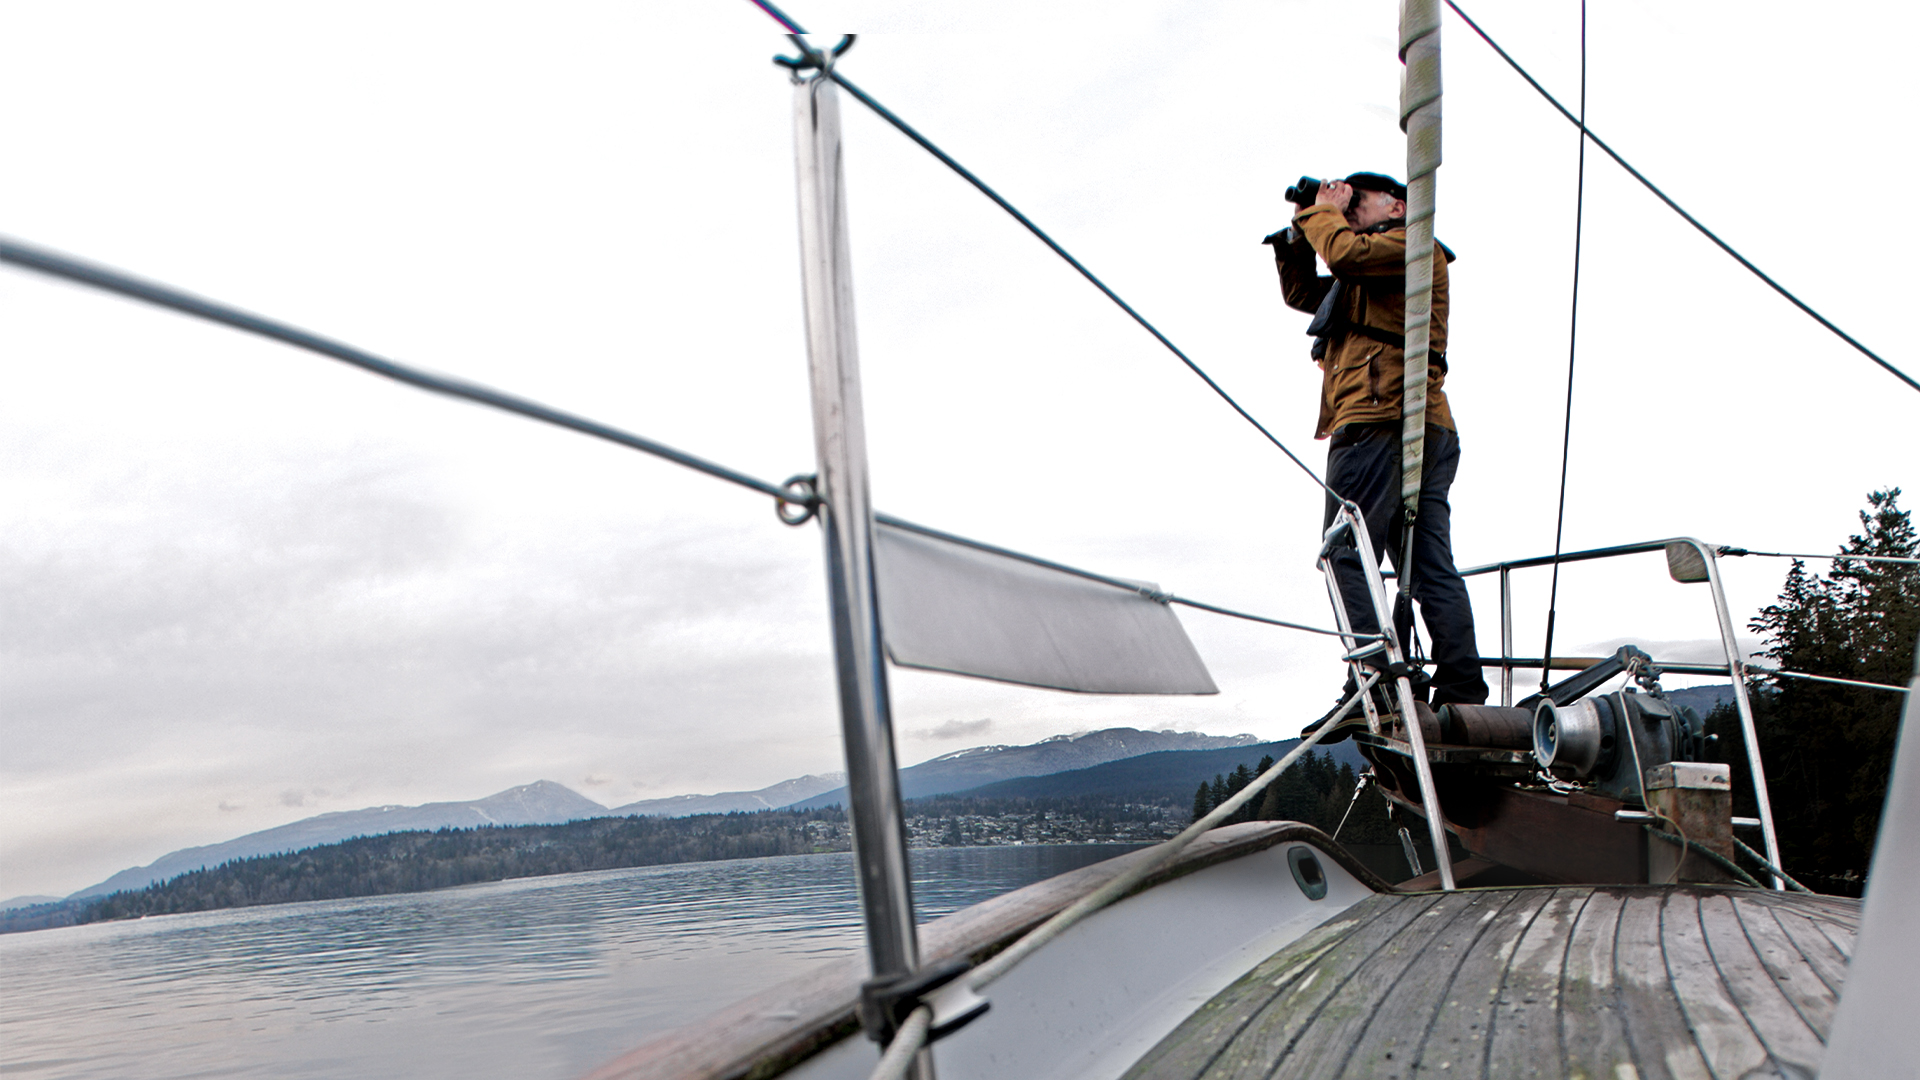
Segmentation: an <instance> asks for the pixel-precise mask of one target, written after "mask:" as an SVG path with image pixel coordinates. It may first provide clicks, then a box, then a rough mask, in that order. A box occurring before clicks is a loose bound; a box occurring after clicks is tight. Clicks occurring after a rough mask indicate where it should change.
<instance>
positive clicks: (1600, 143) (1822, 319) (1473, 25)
mask: <svg viewBox="0 0 1920 1080" xmlns="http://www.w3.org/2000/svg"><path fill="white" fill-rule="evenodd" d="M1446 5H1447V6H1448V7H1450V8H1452V9H1453V13H1454V14H1455V15H1458V16H1460V18H1461V20H1462V21H1464V22H1465V23H1466V24H1467V26H1468V28H1470V29H1471V30H1472V31H1473V32H1474V33H1476V34H1478V35H1480V40H1481V41H1484V42H1486V43H1487V44H1488V45H1489V46H1491V47H1492V48H1493V51H1494V52H1496V53H1499V54H1500V59H1502V60H1505V61H1506V62H1507V66H1508V67H1511V68H1512V69H1513V70H1514V71H1515V72H1517V73H1518V74H1519V75H1520V77H1521V78H1523V79H1525V80H1527V84H1528V85H1529V86H1531V87H1533V88H1534V89H1535V90H1537V91H1539V93H1540V96H1541V97H1543V98H1546V99H1547V104H1549V105H1552V106H1553V107H1554V108H1555V109H1558V110H1559V111H1560V115H1561V116H1564V117H1566V118H1567V122H1568V123H1571V124H1575V125H1579V126H1580V127H1581V130H1582V132H1583V134H1584V135H1585V136H1586V138H1589V139H1592V140H1593V145H1595V146H1597V147H1599V148H1600V149H1601V151H1602V152H1604V153H1605V154H1606V155H1607V156H1608V157H1610V158H1612V159H1613V160H1614V162H1615V163H1616V164H1618V165H1619V166H1620V167H1621V168H1623V169H1625V170H1627V173H1628V175H1630V176H1632V177H1633V178H1634V179H1635V180H1638V181H1640V183H1641V185H1642V186H1644V187H1645V188H1646V189H1647V190H1648V191H1651V192H1653V194H1654V195H1655V197H1657V198H1658V199H1659V200H1660V201H1661V202H1663V203H1666V204H1667V206H1668V208H1669V209H1671V210H1672V211H1673V212H1674V213H1676V214H1679V215H1680V216H1681V217H1683V218H1685V219H1686V221H1687V224H1689V225H1691V226H1693V227H1694V228H1696V229H1698V230H1700V235H1702V236H1704V237H1706V238H1707V239H1709V240H1711V241H1713V242H1714V243H1715V244H1717V245H1718V246H1719V248H1720V250H1721V251H1724V252H1726V253H1727V254H1729V255H1731V256H1733V258H1734V261H1735V262H1738V263H1739V264H1740V265H1741V266H1744V267H1746V268H1747V269H1748V270H1750V271H1752V273H1753V276H1755V277H1757V278H1759V279H1760V280H1761V281H1764V282H1766V283H1767V285H1768V286H1769V287H1770V288H1772V289H1773V291H1774V292H1777V293H1779V294H1780V295H1781V296H1784V297H1786V298H1787V300H1788V301H1789V302H1790V303H1792V304H1793V306H1794V307H1797V308H1799V309H1800V310H1801V311H1804V312H1806V313H1807V314H1808V315H1810V316H1812V317H1813V320H1814V321H1815V322H1817V323H1819V324H1820V325H1821V326H1824V327H1826V328H1827V329H1828V330H1831V331H1833V333H1834V334H1835V335H1836V336H1838V337H1839V338H1840V340H1842V341H1844V342H1846V343H1847V344H1849V345H1851V346H1853V347H1854V348H1856V349H1858V350H1860V352H1861V354H1862V355H1864V356H1865V357H1866V358H1867V359H1869V360H1871V361H1873V362H1874V363H1876V364H1879V365H1880V366H1881V367H1883V368H1886V369H1887V370H1888V371H1889V372H1891V373H1892V374H1893V376H1894V378H1896V379H1899V380H1900V381H1901V382H1903V383H1906V384H1907V385H1908V386H1911V387H1912V388H1914V389H1915V390H1920V382H1915V381H1914V379H1913V376H1911V375H1908V374H1907V373H1906V372H1904V371H1901V370H1900V369H1899V368H1897V367H1894V366H1893V365H1892V364H1890V363H1888V362H1887V361H1885V360H1883V359H1881V357H1880V354H1879V353H1876V352H1874V351H1873V350H1872V349H1869V348H1867V347H1866V346H1865V345H1862V344H1860V342H1859V341H1858V340H1856V339H1855V338H1854V337H1853V335H1851V334H1849V333H1847V332H1846V331H1845V330H1842V329H1840V328H1839V327H1838V326H1835V325H1834V324H1833V323H1832V322H1831V321H1829V320H1828V319H1827V317H1826V316H1825V315H1822V314H1820V313H1819V312H1817V311H1815V310H1813V309H1812V308H1811V307H1808V306H1807V304H1806V302H1805V301H1803V300H1801V299H1800V298H1799V297H1797V296H1795V295H1793V294H1792V293H1790V292H1788V291H1787V290H1786V287H1785V286H1783V285H1781V284H1780V283H1779V282H1777V281H1775V280H1773V279H1772V278H1771V277H1768V276H1767V274H1766V272H1765V271H1763V270H1761V269H1760V268H1759V267H1757V266H1755V265H1753V263H1752V262H1750V261H1748V259H1747V257H1746V256H1745V255H1742V254H1740V253H1739V252H1738V251H1735V250H1734V249H1733V245H1731V244H1729V243H1727V242H1726V241H1725V240H1722V239H1720V237H1719V236H1717V235H1715V234H1714V231H1713V230H1712V229H1709V228H1707V227H1706V226H1705V225H1702V224H1700V219H1699V218H1696V217H1694V216H1693V215H1692V214H1689V213H1687V212H1686V211H1685V210H1684V209H1682V208H1681V206H1680V204H1679V203H1677V202H1674V201H1673V200H1672V199H1671V198H1668V197H1667V193H1666V192H1664V191H1661V190H1660V189H1659V187H1657V186H1656V185H1655V184H1654V182H1653V181H1651V180H1649V179H1647V178H1646V176H1645V175H1644V174H1642V173H1641V172H1640V170H1639V169H1636V168H1634V167H1633V166H1632V165H1629V164H1627V159H1626V158H1623V157H1621V156H1620V155H1619V154H1618V153H1616V152H1615V151H1614V149H1613V147H1611V146H1608V145H1607V144H1606V142H1605V141H1604V140H1602V139H1601V138H1600V136H1598V135H1595V134H1594V133H1593V129H1591V128H1588V127H1586V126H1585V125H1584V124H1581V122H1580V118H1579V117H1576V116H1574V115H1573V113H1572V112H1570V111H1568V109H1567V107H1566V106H1565V105H1562V104H1560V101H1559V99H1558V98H1555V97H1554V96H1553V95H1552V94H1549V93H1547V88H1546V87H1544V86H1541V85H1540V81H1539V80H1538V79H1535V78H1534V77H1533V76H1532V75H1529V74H1527V69H1526V68H1523V67H1521V66H1520V64H1519V62H1518V61H1516V60H1515V59H1514V58H1513V57H1512V56H1510V55H1508V53H1507V50H1505V49H1503V48H1501V47H1500V43H1499V42H1497V41H1495V40H1493V38H1491V37H1489V36H1488V35H1487V32H1486V31H1485V30H1482V29H1480V24H1479V23H1477V22H1474V21H1473V18H1472V17H1471V16H1469V15H1468V14H1467V13H1466V12H1464V11H1462V10H1460V5H1459V4H1456V3H1454V2H1453V0H1446Z"/></svg>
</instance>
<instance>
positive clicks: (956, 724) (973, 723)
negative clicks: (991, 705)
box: [914, 717, 993, 739]
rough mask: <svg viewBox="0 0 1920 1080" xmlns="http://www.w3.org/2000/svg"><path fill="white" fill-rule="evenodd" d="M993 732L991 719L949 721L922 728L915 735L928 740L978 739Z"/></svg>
mask: <svg viewBox="0 0 1920 1080" xmlns="http://www.w3.org/2000/svg"><path fill="white" fill-rule="evenodd" d="M991 730H993V720H992V718H991V717H981V718H980V719H978V720H947V721H944V722H942V723H939V724H935V725H934V726H933V727H930V728H921V729H919V730H918V731H915V732H914V734H915V735H918V736H920V737H922V738H927V739H977V738H979V737H981V736H983V735H985V734H986V733H987V732H989V731H991Z"/></svg>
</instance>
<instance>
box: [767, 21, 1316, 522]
mask: <svg viewBox="0 0 1920 1080" xmlns="http://www.w3.org/2000/svg"><path fill="white" fill-rule="evenodd" d="M748 2H749V3H752V4H753V5H755V6H756V7H759V8H760V9H761V10H762V11H765V12H766V13H767V14H768V15H771V16H773V18H774V19H775V20H776V21H777V22H779V23H780V25H781V26H784V27H786V28H787V29H788V30H789V31H791V32H792V33H794V34H796V35H797V34H804V33H806V31H805V30H802V29H800V27H799V25H798V24H796V23H795V22H794V21H793V20H792V19H790V18H788V17H787V16H785V15H784V14H782V13H780V11H779V10H778V9H777V8H774V7H773V6H772V5H770V4H767V3H763V2H762V0H748ZM794 44H796V45H798V46H800V48H801V51H802V54H803V56H804V57H805V58H808V59H811V58H812V57H814V56H816V55H818V50H815V49H813V48H811V47H810V46H808V45H807V44H806V43H805V42H802V41H799V40H797V39H796V40H795V42H794ZM787 66H790V67H796V68H797V67H799V66H802V64H800V63H792V62H789V63H788V65H787ZM820 66H821V67H822V69H823V70H822V72H821V76H822V77H823V78H828V79H832V80H833V81H834V82H835V83H837V84H838V85H839V86H840V87H841V88H842V89H844V90H845V91H846V92H847V93H849V94H852V95H853V96H854V98H855V99H857V100H858V101H859V102H860V104H862V105H865V106H866V107H867V108H869V109H872V110H873V112H874V115H876V116H878V117H880V119H882V120H885V121H886V122H887V123H889V124H892V125H893V126H894V128H895V129H896V130H898V131H899V132H900V133H901V134H902V135H905V136H906V137H907V138H909V139H912V140H913V141H914V142H915V143H917V144H919V146H920V148H921V149H923V150H925V151H926V152H927V153H929V154H932V155H933V156H934V157H935V158H938V159H939V161H940V163H941V164H943V165H945V166H946V167H947V168H949V169H952V170H953V171H954V172H955V173H956V174H958V175H959V177H960V178H961V179H962V180H965V181H966V182H967V183H969V184H972V185H973V186H974V188H975V189H977V190H978V191H979V192H980V194H982V195H985V196H986V197H987V198H989V199H991V200H993V203H994V205H995V206H998V207H999V208H1000V209H1002V210H1005V211H1006V212H1007V214H1008V215H1009V216H1010V217H1012V218H1013V220H1015V221H1017V222H1019V223H1020V224H1021V225H1022V226H1024V227H1025V228H1026V230H1027V231H1028V232H1030V233H1032V234H1033V235H1034V236H1036V237H1038V238H1039V240H1040V242H1041V243H1043V244H1045V245H1047V247H1048V248H1050V249H1052V251H1053V253H1054V254H1055V255H1058V256H1060V258H1062V259H1064V260H1065V261H1066V263H1067V265H1068V266H1071V267H1073V268H1074V269H1075V270H1077V271H1079V272H1080V276H1081V277H1084V278H1086V279H1087V280H1088V281H1089V282H1092V283H1093V287H1094V288H1096V289H1099V290H1100V292H1101V293H1102V294H1104V295H1105V296H1106V298H1107V299H1109V300H1111V301H1113V302H1114V304H1115V306H1117V307H1119V309H1120V310H1121V311H1124V312H1126V313H1127V315H1128V316H1129V317H1131V318H1132V319H1133V321H1134V322H1137V323H1139V324H1140V325H1141V327H1142V328H1144V329H1145V330H1146V331H1147V333H1149V334H1152V335H1153V338H1154V340H1155V341H1158V342H1159V343H1160V344H1162V345H1164V346H1166V348H1167V351H1168V352H1170V353H1172V354H1173V355H1174V356H1176V357H1179V359H1180V362H1181V363H1183V364H1185V365H1187V367H1188V368H1189V369H1190V370H1191V371H1192V372H1193V373H1194V374H1195V375H1198V376H1200V379H1201V381H1202V382H1205V383H1206V384H1207V386H1208V387H1209V388H1210V389H1212V391H1213V392H1214V393H1216V394H1218V395H1220V399H1221V400H1222V401H1225V402H1226V403H1227V404H1228V405H1231V406H1232V407H1233V411H1234V412H1237V413H1239V414H1240V418H1241V419H1243V420H1245V421H1246V422H1247V423H1249V424H1252V425H1253V427H1254V430H1255V431H1258V432H1259V433H1260V434H1262V435H1264V436H1266V438H1267V441H1268V442H1270V443H1272V444H1273V445H1275V446H1277V447H1279V448H1280V452H1281V453H1283V454H1285V455H1287V459H1288V460H1290V461H1292V462H1293V463H1294V464H1295V465H1298V466H1299V467H1300V471H1301V472H1304V473H1306V474H1307V475H1308V476H1309V477H1311V478H1312V479H1313V482H1314V483H1316V484H1319V485H1320V486H1321V487H1322V488H1325V489H1326V492H1327V494H1329V495H1332V496H1333V497H1334V498H1335V499H1340V501H1342V502H1345V501H1346V500H1344V499H1341V498H1340V494H1339V493H1338V492H1336V491H1334V490H1333V489H1332V488H1331V487H1328V486H1327V482H1326V481H1325V480H1323V479H1321V478H1320V474H1319V473H1317V472H1314V471H1313V468H1312V467H1311V466H1309V465H1308V464H1307V463H1306V462H1305V461H1302V460H1301V459H1300V456H1299V455H1297V454H1295V453H1294V452H1293V451H1292V450H1291V449H1289V448H1288V447H1287V444H1286V443H1283V442H1281V441H1280V439H1279V437H1278V436H1276V435H1274V433H1273V432H1271V431H1269V430H1267V426H1266V425H1265V424H1262V423H1261V422H1260V421H1258V420H1256V419H1254V416H1253V414H1252V413H1250V412H1248V411H1247V410H1246V408H1245V407H1243V406H1242V405H1241V404H1240V403H1239V402H1238V401H1235V400H1234V398H1233V395H1232V394H1229V393H1227V391H1226V389H1225V388H1223V387H1222V386H1221V385H1220V384H1219V383H1218V382H1215V381H1214V378H1213V376H1211V375H1209V374H1207V373H1206V371H1205V370H1204V369H1202V368H1201V367H1200V365H1199V364H1197V363H1195V362H1194V360H1193V358H1192V357H1190V356H1188V355H1187V354H1186V352H1185V351H1184V350H1182V349H1181V348H1180V346H1178V345H1175V344H1174V343H1173V340H1172V339H1171V338H1169V337H1167V335H1165V334H1163V333H1161V332H1160V328H1159V327H1157V326H1155V325H1153V324H1152V323H1151V322H1148V321H1147V317H1146V316H1144V315H1142V314H1140V312H1138V311H1137V310H1135V309H1134V307H1133V305H1132V304H1129V303H1127V302H1126V301H1125V300H1123V299H1121V297H1120V294H1119V293H1117V292H1114V291H1113V290H1112V289H1111V288H1109V287H1108V285H1107V283H1106V282H1104V281H1101V280H1100V278H1099V276H1098V275H1096V274H1095V273H1094V272H1093V271H1091V270H1089V269H1087V267H1086V264H1085V263H1082V262H1081V261H1080V260H1079V259H1076V258H1074V257H1073V254H1072V253H1071V252H1069V251H1068V250H1067V249H1066V248H1064V247H1061V246H1060V244H1059V242H1058V241H1056V240H1055V239H1054V238H1053V237H1051V236H1049V235H1047V231H1046V230H1045V229H1042V228H1041V227H1040V226H1038V225H1036V224H1034V222H1033V219H1032V218H1030V217H1028V216H1027V215H1025V214H1023V213H1021V212H1020V209H1019V208H1018V207H1016V206H1014V205H1013V204H1012V203H1010V202H1008V201H1007V200H1006V198H1005V197H1003V196H1002V195H1001V194H1000V193H999V192H997V191H995V190H993V188H992V187H990V186H988V184H987V182H986V181H984V180H982V179H980V178H979V177H978V176H975V175H974V174H973V171H972V170H970V169H968V168H967V167H966V166H965V165H962V164H960V163H959V162H958V161H955V160H954V158H953V156H952V155H951V154H948V153H947V152H946V151H945V150H942V149H940V147H939V146H938V145H936V144H935V143H934V142H933V140H932V139H929V138H927V137H926V136H925V135H922V134H920V132H919V131H917V130H915V128H914V126H913V125H912V124H909V123H907V122H906V121H905V120H902V119H901V118H900V117H899V116H898V115H897V114H896V113H894V111H893V110H891V109H889V108H887V107H886V106H885V105H882V104H880V102H878V101H876V100H875V99H874V98H873V96H872V95H870V94H868V93H867V92H866V91H865V90H862V89H860V88H859V87H858V86H855V85H854V84H853V83H852V82H851V81H850V80H849V79H847V78H846V76H844V75H841V74H840V72H839V70H838V69H837V68H835V67H833V66H832V65H831V64H821V65H820Z"/></svg>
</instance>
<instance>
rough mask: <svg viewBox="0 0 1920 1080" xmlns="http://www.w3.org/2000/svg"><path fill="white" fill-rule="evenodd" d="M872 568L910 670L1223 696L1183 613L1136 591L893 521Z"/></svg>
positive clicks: (898, 657) (1092, 690) (877, 540)
mask: <svg viewBox="0 0 1920 1080" xmlns="http://www.w3.org/2000/svg"><path fill="white" fill-rule="evenodd" d="M873 567H874V576H875V578H876V582H875V584H876V586H877V591H878V592H879V594H880V596H879V600H880V636H881V640H882V641H883V642H884V643H885V644H886V649H887V655H888V656H889V657H891V658H892V659H893V662H894V663H896V664H899V665H900V666H902V667H912V668H925V669H927V670H930V671H947V672H952V673H954V674H957V675H973V676H976V677H978V678H982V679H994V680H997V681H999V682H1010V683H1019V684H1021V685H1023V686H1044V687H1049V688H1051V689H1055V690H1074V691H1079V692H1081V693H1087V694H1217V693H1219V692H1220V690H1219V687H1217V686H1215V685H1214V683H1213V676H1211V675H1209V674H1208V673H1207V666H1206V664H1205V663H1203V662H1202V661H1201V659H1200V654H1199V653H1198V652H1197V651H1195V650H1194V647H1193V642H1191V641H1189V640H1188V639H1187V633H1186V631H1185V630H1184V629H1183V628H1182V627H1181V625H1180V620H1179V619H1178V618H1177V617H1176V616H1175V615H1174V613H1173V609H1172V608H1171V607H1170V606H1169V605H1167V604H1164V603H1161V602H1159V601H1156V600H1154V599H1152V598H1151V597H1148V596H1145V595H1143V594H1142V593H1140V592H1139V591H1137V590H1136V589H1131V588H1123V587H1120V586H1118V585H1111V584H1107V583H1105V582H1101V581H1097V580H1094V579H1092V578H1089V577H1084V576H1082V575H1079V574H1076V573H1072V572H1070V571H1068V570H1065V569H1061V568H1056V567H1053V566H1050V565H1045V564H1042V563H1038V562H1035V561H1032V560H1029V559H1024V558H1020V557H1018V556H1016V555H1014V554H1012V553H1010V552H1002V551H999V550H996V549H992V548H987V547H984V546H980V545H976V544H973V543H970V542H967V541H963V540H961V539H960V538H958V537H952V536H947V535H946V534H944V533H938V532H934V531H933V530H930V529H923V528H921V527H920V526H916V525H909V524H907V523H905V522H901V521H898V520H890V519H885V518H882V519H878V520H876V521H875V522H874V526H873ZM1140 588H1144V589H1146V590H1148V591H1150V592H1151V591H1154V590H1153V586H1151V585H1147V584H1145V583H1140Z"/></svg>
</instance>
